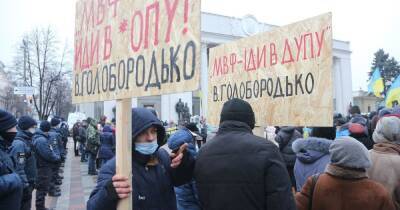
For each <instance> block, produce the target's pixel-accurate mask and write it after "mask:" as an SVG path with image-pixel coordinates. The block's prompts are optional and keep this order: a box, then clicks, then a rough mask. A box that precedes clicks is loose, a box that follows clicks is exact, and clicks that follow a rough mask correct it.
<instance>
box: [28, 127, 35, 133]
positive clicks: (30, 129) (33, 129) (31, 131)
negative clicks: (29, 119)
mask: <svg viewBox="0 0 400 210" xmlns="http://www.w3.org/2000/svg"><path fill="white" fill-rule="evenodd" d="M28 131H29V133H31V134H34V133H36V128H29V130H28Z"/></svg>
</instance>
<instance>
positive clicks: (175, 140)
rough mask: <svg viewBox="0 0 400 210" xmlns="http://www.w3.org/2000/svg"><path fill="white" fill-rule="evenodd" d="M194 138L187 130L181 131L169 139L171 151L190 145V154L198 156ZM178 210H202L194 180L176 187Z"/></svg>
mask: <svg viewBox="0 0 400 210" xmlns="http://www.w3.org/2000/svg"><path fill="white" fill-rule="evenodd" d="M194 141H195V140H194V137H193V135H192V134H191V133H190V131H189V130H188V129H187V128H182V129H179V130H178V131H177V132H175V133H174V134H173V135H172V136H171V137H169V138H168V141H167V142H168V147H169V148H170V149H171V150H173V151H174V150H177V149H179V147H180V145H182V144H183V143H187V144H188V152H189V154H190V155H192V156H193V157H196V156H197V151H196V146H195V144H194ZM175 194H176V200H177V207H178V210H200V209H201V207H200V201H199V196H198V193H197V188H196V182H195V181H194V179H193V180H192V181H191V182H189V183H187V184H184V185H182V186H179V187H175Z"/></svg>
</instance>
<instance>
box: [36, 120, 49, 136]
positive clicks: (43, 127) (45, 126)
mask: <svg viewBox="0 0 400 210" xmlns="http://www.w3.org/2000/svg"><path fill="white" fill-rule="evenodd" d="M39 129H40V130H41V131H42V132H43V133H45V134H48V133H49V131H50V129H51V125H50V123H49V122H48V121H47V120H43V121H42V122H40V125H39Z"/></svg>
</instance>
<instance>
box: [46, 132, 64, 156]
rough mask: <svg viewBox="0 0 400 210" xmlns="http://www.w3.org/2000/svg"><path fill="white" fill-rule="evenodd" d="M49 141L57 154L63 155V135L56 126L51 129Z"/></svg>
mask: <svg viewBox="0 0 400 210" xmlns="http://www.w3.org/2000/svg"><path fill="white" fill-rule="evenodd" d="M49 142H50V143H51V145H52V146H53V150H54V152H55V153H56V154H57V155H59V156H62V155H63V154H64V146H63V143H62V136H61V134H60V133H59V131H58V129H56V128H51V129H50V131H49Z"/></svg>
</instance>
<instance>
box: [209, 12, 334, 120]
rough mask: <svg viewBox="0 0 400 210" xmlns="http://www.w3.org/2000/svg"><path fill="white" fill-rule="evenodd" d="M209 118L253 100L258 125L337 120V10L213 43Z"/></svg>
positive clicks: (210, 67)
mask: <svg viewBox="0 0 400 210" xmlns="http://www.w3.org/2000/svg"><path fill="white" fill-rule="evenodd" d="M208 81H209V82H208V84H209V86H208V91H209V92H208V93H209V97H208V118H207V121H208V122H209V123H210V124H212V125H218V124H219V117H220V112H221V109H222V106H223V103H224V102H226V101H227V100H228V99H230V98H242V99H244V100H246V101H248V102H249V103H250V104H251V106H252V108H253V110H254V112H255V116H256V124H257V125H262V126H266V125H273V126H332V125H333V122H332V116H333V90H332V15H331V13H327V14H323V15H320V16H317V17H314V18H310V19H307V20H304V21H300V22H297V23H293V24H290V25H287V26H283V27H279V28H276V29H274V30H272V31H269V32H265V33H261V34H258V35H255V36H251V37H248V38H243V39H240V40H238V41H235V42H231V43H227V44H223V45H219V46H217V47H214V48H212V49H210V57H209V73H208Z"/></svg>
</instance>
